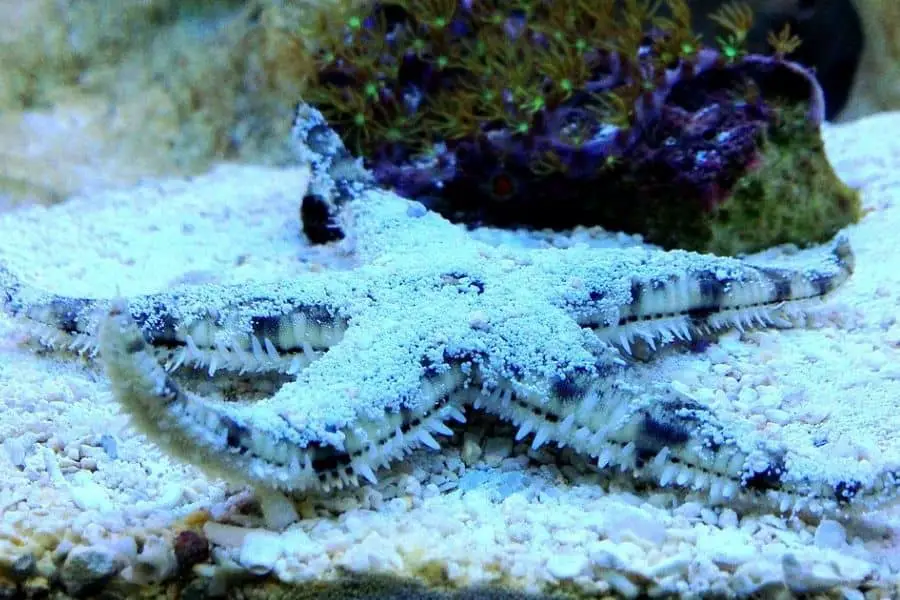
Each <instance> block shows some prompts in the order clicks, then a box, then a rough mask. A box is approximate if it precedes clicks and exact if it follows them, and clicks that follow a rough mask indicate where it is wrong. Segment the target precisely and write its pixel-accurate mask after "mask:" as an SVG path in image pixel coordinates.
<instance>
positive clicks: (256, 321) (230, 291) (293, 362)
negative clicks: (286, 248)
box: [0, 266, 353, 375]
mask: <svg viewBox="0 0 900 600" xmlns="http://www.w3.org/2000/svg"><path fill="white" fill-rule="evenodd" d="M0 280H2V283H3V290H4V296H3V300H4V303H3V306H4V309H5V310H6V312H8V313H9V314H11V315H13V316H15V317H18V318H20V319H21V320H23V321H25V322H26V323H28V325H29V329H30V333H31V334H32V335H33V336H34V337H36V338H37V339H38V340H40V342H41V343H42V344H43V345H45V346H47V347H50V348H53V349H66V350H77V351H79V352H82V353H85V352H86V353H89V354H90V355H94V354H95V353H96V351H97V336H96V333H97V328H98V320H99V319H100V318H101V317H102V315H104V314H105V313H106V312H108V311H109V308H110V303H109V300H105V299H92V298H75V297H68V296H60V295H56V294H51V293H48V292H43V291H40V290H37V289H35V288H33V287H31V286H29V285H27V284H25V283H24V282H22V281H21V280H20V279H18V278H17V277H16V276H15V275H13V274H12V273H11V272H10V271H9V270H8V269H6V268H5V267H3V266H0ZM297 288H302V289H303V291H302V292H300V291H298V289H297ZM352 292H353V289H352V286H350V285H349V284H348V285H343V282H342V281H341V278H340V277H339V276H335V277H331V278H330V279H329V280H328V282H327V284H326V281H325V278H324V277H322V276H319V275H318V274H309V275H308V276H306V277H303V278H299V279H297V280H293V281H287V282H282V283H280V284H276V285H268V286H265V287H264V289H263V286H257V285H247V284H240V285H232V286H213V285H205V286H193V287H190V288H184V289H179V290H175V291H172V292H166V293H160V294H149V295H146V296H139V297H137V298H134V299H132V300H131V301H130V303H129V311H130V314H131V317H132V318H133V319H134V321H135V322H136V323H137V326H138V327H139V328H140V329H141V331H142V332H143V334H144V337H145V338H146V339H147V340H148V341H149V342H150V346H151V349H152V351H153V352H154V353H155V355H156V356H157V358H159V359H161V360H164V361H165V362H166V363H167V367H168V368H170V369H174V368H177V367H180V366H181V365H183V364H184V365H188V366H193V367H196V368H201V367H202V368H205V369H207V370H208V371H209V374H210V375H214V374H215V372H216V371H217V370H218V369H225V370H229V371H236V372H246V371H255V372H260V371H280V372H287V373H292V374H293V373H297V372H298V371H299V370H301V369H302V368H304V367H305V366H307V365H308V364H309V363H310V362H312V361H313V360H315V359H316V358H317V357H318V356H320V355H321V353H322V352H323V351H325V350H327V349H328V348H330V347H331V346H333V345H335V344H336V343H338V342H339V341H340V339H341V337H342V336H343V332H344V331H345V330H346V328H347V320H348V318H347V316H346V315H345V314H343V313H342V311H341V310H340V309H339V308H338V307H337V304H338V302H339V299H341V298H344V297H346V296H347V295H348V294H351V293H352Z"/></svg>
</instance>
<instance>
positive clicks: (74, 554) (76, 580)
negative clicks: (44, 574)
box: [59, 546, 124, 596]
mask: <svg viewBox="0 0 900 600" xmlns="http://www.w3.org/2000/svg"><path fill="white" fill-rule="evenodd" d="M123 566H124V563H123V562H121V561H120V560H117V557H116V554H115V552H114V551H113V550H111V549H110V548H105V547H103V546H76V547H75V548H72V550H71V551H70V552H69V553H68V555H67V556H66V560H65V561H64V562H63V565H62V568H61V569H60V571H59V576H60V580H61V581H62V584H63V586H64V587H65V588H66V591H67V592H69V593H70V594H72V595H73V596H82V595H84V594H90V593H94V592H96V591H98V590H99V589H100V588H102V587H103V585H104V584H105V583H106V582H107V581H109V579H111V578H112V576H113V575H115V574H116V573H118V572H119V571H120V570H121V569H122V567H123Z"/></svg>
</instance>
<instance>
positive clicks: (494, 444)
mask: <svg viewBox="0 0 900 600" xmlns="http://www.w3.org/2000/svg"><path fill="white" fill-rule="evenodd" d="M512 449H513V440H512V439H511V438H508V437H489V438H487V439H486V440H485V442H484V462H485V463H486V464H487V465H488V466H489V467H497V466H499V465H500V463H501V462H503V460H504V459H505V458H508V457H509V455H510V454H512Z"/></svg>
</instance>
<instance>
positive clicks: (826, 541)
mask: <svg viewBox="0 0 900 600" xmlns="http://www.w3.org/2000/svg"><path fill="white" fill-rule="evenodd" d="M813 539H814V540H815V544H816V546H818V547H820V548H833V549H835V550H838V549H840V548H843V547H844V546H845V545H846V544H847V531H846V530H845V529H844V526H843V525H841V524H840V523H838V522H837V521H832V520H831V519H823V520H822V522H821V523H819V526H818V527H816V532H815V534H814V536H813Z"/></svg>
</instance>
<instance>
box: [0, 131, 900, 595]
mask: <svg viewBox="0 0 900 600" xmlns="http://www.w3.org/2000/svg"><path fill="white" fill-rule="evenodd" d="M825 136H826V143H827V146H828V151H829V155H830V156H831V157H832V160H833V162H834V164H835V167H836V169H837V171H838V173H839V174H840V175H841V177H843V178H844V179H845V180H846V181H847V182H848V183H850V184H851V185H853V186H857V187H859V188H860V189H861V190H862V192H863V200H864V205H865V207H866V210H867V211H868V212H867V214H866V216H865V218H864V219H863V220H862V222H861V223H860V224H859V225H856V226H854V227H851V228H850V229H849V235H850V238H851V243H852V246H853V248H854V251H855V252H856V255H857V271H856V273H855V274H854V276H853V277H852V279H851V280H850V282H849V283H847V284H846V285H845V286H844V287H843V288H842V289H840V290H839V291H838V292H837V293H836V294H835V295H834V296H833V298H832V299H831V300H830V301H829V302H828V303H827V304H826V305H825V306H824V307H823V308H822V309H821V310H819V311H818V312H817V313H816V314H815V315H814V316H813V317H811V318H810V320H809V322H810V327H809V328H803V329H791V330H764V331H754V332H748V333H745V334H739V333H737V332H731V333H727V334H725V335H723V336H722V337H721V338H720V340H719V341H718V343H716V344H714V345H713V346H712V347H710V348H709V349H708V350H707V351H706V352H704V353H702V354H693V355H689V356H688V355H681V356H675V357H672V358H671V359H669V358H667V359H666V360H665V361H662V362H661V363H660V364H659V365H658V367H655V368H658V369H659V376H660V378H661V379H663V378H669V379H671V380H677V381H680V382H681V383H683V384H684V385H686V386H688V387H690V388H691V389H692V390H693V391H694V393H697V394H700V395H704V396H705V397H706V398H707V399H708V401H710V402H712V403H715V404H716V406H717V410H720V411H721V412H722V413H723V414H727V416H728V418H732V419H750V420H751V422H754V423H756V424H757V426H758V427H759V428H760V429H761V430H765V432H766V434H767V435H769V436H771V437H772V438H773V439H781V440H784V441H786V442H787V443H789V444H790V445H791V448H792V449H794V450H796V452H797V454H798V456H800V457H801V459H802V460H807V461H809V462H810V464H823V465H824V464H830V463H838V464H840V463H841V462H842V461H843V462H848V461H849V462H854V463H860V464H868V465H870V466H877V465H880V464H885V462H888V461H889V462H892V463H897V464H900V436H898V434H897V433H898V432H900V323H898V322H897V315H898V313H900V308H898V303H900V244H898V239H897V236H898V232H900V202H898V201H900V113H896V114H884V115H877V116H874V117H870V118H868V119H865V120H863V121H860V122H858V123H855V124H850V125H842V126H834V127H829V128H828V129H827V131H826V133H825ZM305 184H306V172H305V170H303V169H283V170H274V169H263V168H254V167H246V166H221V167H219V168H217V169H216V170H215V171H213V172H211V173H209V174H208V175H205V176H202V177H197V178H193V179H188V180H176V181H162V182H149V183H146V184H144V185H141V186H139V187H137V188H135V189H132V190H127V191H115V192H109V193H104V194H97V195H92V196H90V197H77V198H72V199H71V200H69V201H67V202H65V203H63V204H61V205H58V206H54V207H52V208H44V207H31V208H25V209H20V210H16V211H13V212H9V213H6V214H3V215H0V260H2V261H5V262H6V263H7V264H8V265H9V267H10V269H11V270H13V271H14V272H16V273H18V274H20V275H21V276H22V277H23V278H24V279H27V280H28V281H29V282H30V283H33V284H34V285H37V286H39V287H42V288H45V289H48V290H51V291H54V292H58V293H61V294H65V295H75V296H92V297H108V296H113V295H115V294H116V293H121V294H123V295H135V294H141V293H149V292H155V291H161V290H164V289H168V288H171V287H173V286H176V285H181V284H192V283H201V282H216V283H239V282H242V281H249V280H257V281H271V280H278V279H282V278H286V277H291V276H294V275H297V274H299V273H302V272H305V271H308V270H312V269H325V268H329V267H330V266H333V265H335V264H337V257H334V256H330V255H329V253H328V250H322V249H311V248H309V247H307V246H305V245H304V243H303V240H302V236H301V235H300V234H299V232H298V229H299V226H298V222H297V219H298V206H299V201H300V196H301V194H302V191H303V189H304V187H305ZM478 235H479V236H480V237H482V238H483V239H489V240H492V241H493V242H494V243H515V244H529V245H537V246H540V245H546V244H555V245H565V244H568V243H572V242H573V241H587V242H588V243H593V244H596V245H603V244H607V245H608V244H633V243H635V241H634V240H633V239H631V238H628V237H626V236H615V235H609V234H604V233H602V232H597V231H590V230H585V231H578V232H573V233H571V234H565V235H562V234H560V235H554V236H549V235H540V234H533V235H519V234H512V233H509V232H504V233H496V232H484V231H482V232H479V234H478ZM773 252H783V250H779V251H773ZM770 253H771V252H770ZM27 339H28V334H27V331H26V329H25V328H23V327H22V324H21V323H17V322H15V321H13V320H10V319H9V318H7V317H6V316H2V315H0V442H2V451H0V514H2V516H0V591H4V590H15V589H17V590H18V591H19V593H23V594H27V593H32V594H34V595H39V594H40V593H41V590H45V589H48V588H49V587H51V586H53V585H56V584H59V585H61V586H62V587H64V588H65V589H66V590H67V591H68V592H69V593H70V594H72V595H82V596H84V595H89V594H91V593H93V592H94V591H96V590H97V589H99V587H100V586H102V585H104V584H106V583H108V582H114V583H115V582H119V583H121V582H132V583H135V584H153V583H156V582H159V581H166V580H169V579H171V578H173V577H174V576H175V575H177V574H178V573H179V569H182V570H183V569H184V566H185V565H184V560H185V559H184V553H183V548H176V546H177V544H176V542H175V538H176V536H177V534H178V532H179V531H182V530H184V529H185V528H188V527H193V528H195V529H196V530H197V531H198V532H199V533H200V535H201V537H205V538H206V539H207V540H208V541H209V542H210V543H211V545H212V550H213V552H212V557H211V559H210V560H209V561H208V562H204V563H202V564H199V565H196V566H194V567H193V571H192V573H193V575H194V576H195V577H197V578H199V579H202V580H205V581H208V582H210V583H209V586H208V587H207V588H206V590H207V592H208V593H210V594H215V593H216V592H220V591H222V590H224V589H225V586H227V581H230V578H232V577H238V576H240V575H241V574H246V573H252V574H255V575H257V576H263V575H268V576H271V577H274V578H277V579H278V580H280V581H284V582H299V581H310V580H317V581H322V580H329V579H336V578H339V577H341V576H342V575H344V574H346V573H356V574H388V575H399V576H408V575H412V576H419V577H425V578H426V579H427V578H429V577H430V578H431V579H432V580H433V579H435V578H436V579H439V580H441V582H443V583H445V584H450V585H454V586H467V585H480V584H490V583H501V584H503V585H504V586H508V587H512V588H514V589H519V590H526V591H548V590H549V591H553V590H568V591H570V592H573V591H576V592H582V593H584V594H604V593H608V594H612V595H619V596H628V597H633V596H637V595H639V594H641V593H650V594H660V595H664V594H672V595H682V596H685V597H691V596H703V595H723V596H745V595H749V594H752V593H758V592H763V593H772V594H777V593H782V594H790V593H807V592H813V593H815V592H823V593H826V592H827V593H833V594H843V595H844V597H846V598H851V599H855V598H863V597H866V598H871V597H891V596H896V595H897V594H898V593H900V587H898V581H900V509H898V508H896V507H886V508H884V509H882V510H881V511H878V512H875V513H872V514H869V515H865V516H862V517H855V518H852V519H848V520H843V521H840V522H838V521H834V520H830V519H825V520H821V521H806V520H802V519H800V518H799V517H796V516H777V515H773V514H770V513H767V512H763V511H759V512H755V511H749V512H741V513H740V514H739V513H738V512H736V511H735V510H733V509H732V508H729V507H727V506H725V507H722V506H719V507H709V506H707V505H706V504H704V503H703V502H702V498H700V497H694V496H692V495H690V494H683V493H680V492H676V491H674V490H671V489H666V488H657V487H653V486H649V487H647V486H641V485H638V484H636V483H635V482H633V481H631V480H630V478H629V477H625V476H618V477H617V476H615V474H613V475H610V474H608V473H593V472H591V471H590V470H587V469H585V468H584V465H583V463H580V462H579V461H578V459H577V458H573V460H571V461H570V460H568V458H570V457H568V456H567V455H566V453H565V452H557V453H556V454H548V453H547V452H544V451H540V452H536V453H535V452H529V451H528V447H527V444H514V443H513V441H512V438H513V432H512V431H510V430H506V429H503V428H502V426H501V428H500V429H491V430H489V426H491V425H494V424H492V423H491V422H490V421H486V420H485V421H477V420H476V422H475V423H474V424H471V425H470V426H469V427H467V428H465V429H461V430H460V432H459V433H458V434H457V436H455V438H454V440H455V441H454V442H453V443H448V444H446V445H445V447H444V449H443V450H442V451H441V452H429V451H420V452H417V453H416V454H415V455H414V456H413V457H412V458H411V459H410V460H409V461H407V462H405V463H403V464H399V465H396V466H395V468H394V469H393V470H392V471H390V472H388V473H384V472H383V473H381V474H380V480H381V481H380V482H379V484H378V485H377V486H373V487H366V488H362V489H359V490H355V491H352V492H349V493H343V494H339V495H337V496H335V497H333V498H330V499H327V500H325V501H312V500H308V501H305V502H301V503H300V504H299V506H298V508H299V511H300V514H301V515H302V516H303V519H302V520H301V521H300V522H299V523H297V524H294V525H292V526H291V527H290V528H288V529H287V530H286V531H284V532H271V531H266V530H265V529H263V528H261V527H260V526H259V525H260V523H259V521H258V519H255V518H254V517H253V516H252V514H251V515H244V516H241V515H236V516H234V517H233V518H231V521H230V522H229V523H222V522H217V520H216V519H215V518H211V516H212V517H214V516H216V515H218V514H219V513H220V511H221V510H222V506H223V503H224V502H225V501H226V500H227V498H229V497H230V496H231V495H232V494H234V493H236V492H238V491H239V490H237V489H232V488H231V487H229V486H228V484H226V483H225V482H222V481H219V480H213V479H208V478H207V477H205V476H204V475H203V474H202V473H201V472H199V471H198V470H196V469H195V468H193V467H192V466H190V465H183V464H179V463H177V462H176V461H174V460H171V459H169V458H168V457H166V456H165V455H164V454H163V453H162V452H161V451H160V450H159V449H158V448H156V447H155V446H154V445H153V444H152V443H150V442H149V441H148V440H147V439H146V438H145V437H143V436H142V435H140V434H138V433H136V432H135V431H134V430H132V429H131V428H130V427H129V424H128V418H127V417H126V416H125V415H124V414H122V413H121V412H120V410H119V408H118V405H117V404H116V403H115V402H114V401H113V400H112V398H111V396H110V393H109V389H108V385H107V383H106V381H105V378H104V376H103V374H102V371H101V370H100V369H99V366H98V364H97V363H96V362H95V361H91V360H89V359H87V358H83V357H78V356H77V355H74V354H72V355H67V354H61V353H44V352H36V351H35V349H36V347H35V345H34V344H33V343H26V342H27ZM182 541H183V538H182ZM175 550H178V553H177V554H176V552H175ZM436 573H439V575H437V576H436V575H435V574H436ZM182 574H183V573H182ZM432 582H433V581H432ZM4 586H6V587H5V588H4Z"/></svg>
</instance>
